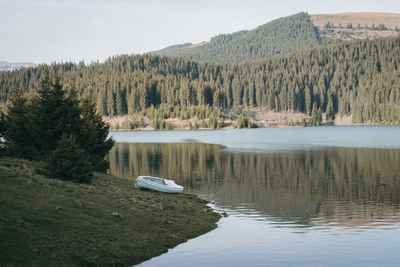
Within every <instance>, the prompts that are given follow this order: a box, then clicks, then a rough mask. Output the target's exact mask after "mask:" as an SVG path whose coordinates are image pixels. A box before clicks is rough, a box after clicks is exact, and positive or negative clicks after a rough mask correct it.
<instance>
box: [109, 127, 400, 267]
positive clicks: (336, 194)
mask: <svg viewBox="0 0 400 267" xmlns="http://www.w3.org/2000/svg"><path fill="white" fill-rule="evenodd" d="M111 135H112V136H113V137H114V138H115V140H116V141H117V143H116V145H115V147H114V148H113V149H112V150H111V152H110V155H109V160H110V173H112V174H114V175H119V176H123V177H127V178H128V179H132V180H133V179H134V178H136V177H137V176H138V175H153V176H160V177H168V178H171V179H174V180H175V181H176V182H177V183H179V184H181V185H183V186H185V192H187V193H193V194H196V195H198V196H199V197H201V198H204V199H208V200H210V201H211V203H212V204H211V205H212V207H213V208H214V209H215V210H216V211H218V212H226V213H227V214H228V217H223V218H222V219H221V220H220V221H219V223H218V228H217V229H215V230H214V231H211V232H209V233H207V234H205V235H203V236H200V237H197V238H194V239H192V240H189V241H188V242H186V243H183V244H181V245H179V246H177V247H175V248H173V249H170V250H169V251H168V253H166V254H163V255H161V256H159V257H155V258H153V259H150V260H149V261H147V262H144V263H142V264H141V266H169V265H174V266H220V265H227V266H244V265H247V266H294V265H295V266H337V265H347V266H383V265H384V266H400V253H398V252H399V251H400V242H399V240H400V138H399V137H400V127H398V126H345V127H344V126H342V127H340V126H337V127H336V126H332V127H307V128H264V129H246V130H220V131H217V130H214V131H163V132H160V131H135V132H112V133H111Z"/></svg>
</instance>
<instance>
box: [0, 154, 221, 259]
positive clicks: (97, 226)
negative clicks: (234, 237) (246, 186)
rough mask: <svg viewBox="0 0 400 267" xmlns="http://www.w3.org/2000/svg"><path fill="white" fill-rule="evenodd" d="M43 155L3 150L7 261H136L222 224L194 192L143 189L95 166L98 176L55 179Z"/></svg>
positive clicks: (0, 224) (1, 255)
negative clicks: (38, 158)
mask: <svg viewBox="0 0 400 267" xmlns="http://www.w3.org/2000/svg"><path fill="white" fill-rule="evenodd" d="M38 167H40V163H38V162H32V161H27V160H21V159H14V158H7V157H0V178H1V179H0V202H1V203H3V204H2V205H1V207H0V211H1V214H3V215H2V218H1V219H0V230H1V231H0V240H2V245H3V247H4V248H5V249H3V250H2V251H1V252H0V265H6V266H7V265H11V266H12V265H36V266H49V265H50V266H55V265H129V266H132V265H135V264H139V263H141V262H143V261H146V260H148V259H151V258H153V257H155V256H158V255H161V254H163V253H165V252H167V251H168V249H170V248H173V247H175V246H177V245H178V244H180V243H183V242H186V241H187V240H189V239H192V238H195V237H197V236H200V235H202V234H205V233H207V232H209V231H211V230H213V229H215V228H216V227H217V222H218V220H219V219H220V217H221V216H220V215H219V214H217V213H216V212H214V211H213V210H212V209H211V208H210V207H209V206H208V205H207V203H208V202H207V201H206V200H203V199H200V198H199V197H197V196H195V195H191V194H187V193H181V194H163V193H159V192H152V191H145V190H137V189H135V188H134V186H133V184H134V180H133V179H128V178H121V177H116V176H112V175H108V174H100V173H95V175H94V178H93V182H92V184H77V183H72V182H67V181H61V180H57V179H48V178H45V177H43V176H41V175H39V174H36V169H37V168H38Z"/></svg>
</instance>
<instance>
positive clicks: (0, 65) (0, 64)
mask: <svg viewBox="0 0 400 267" xmlns="http://www.w3.org/2000/svg"><path fill="white" fill-rule="evenodd" d="M36 65H37V64H35V63H32V62H6V61H0V72H2V71H9V70H18V69H20V68H28V67H35V66H36Z"/></svg>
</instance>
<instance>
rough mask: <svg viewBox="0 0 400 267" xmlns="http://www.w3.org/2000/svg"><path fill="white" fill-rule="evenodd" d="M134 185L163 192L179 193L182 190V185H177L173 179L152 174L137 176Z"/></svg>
mask: <svg viewBox="0 0 400 267" xmlns="http://www.w3.org/2000/svg"><path fill="white" fill-rule="evenodd" d="M135 187H136V188H139V189H141V188H146V189H150V190H154V191H159V192H164V193H180V192H182V191H183V186H180V185H177V184H176V183H175V182H174V181H173V180H168V179H163V178H159V177H153V176H138V178H137V179H136V183H135Z"/></svg>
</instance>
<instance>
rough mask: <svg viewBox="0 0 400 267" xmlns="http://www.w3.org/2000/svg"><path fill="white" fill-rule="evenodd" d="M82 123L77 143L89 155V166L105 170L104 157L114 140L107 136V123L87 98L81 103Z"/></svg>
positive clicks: (96, 169)
mask: <svg viewBox="0 0 400 267" xmlns="http://www.w3.org/2000/svg"><path fill="white" fill-rule="evenodd" d="M81 110H82V120H83V125H82V128H81V130H80V131H79V135H78V138H79V143H80V144H81V146H82V148H83V149H84V151H85V153H86V154H87V155H88V156H89V161H90V164H91V167H92V169H93V170H95V171H102V172H105V171H106V170H107V169H108V162H107V161H106V160H105V159H104V158H105V156H106V155H107V153H108V151H110V149H111V148H112V147H113V146H114V140H113V139H112V138H108V133H109V128H110V127H109V125H108V124H106V123H105V122H104V121H103V120H102V118H101V116H100V115H99V114H98V113H97V111H96V107H95V105H94V104H92V103H90V101H89V99H88V98H84V99H83V100H82V103H81Z"/></svg>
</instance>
